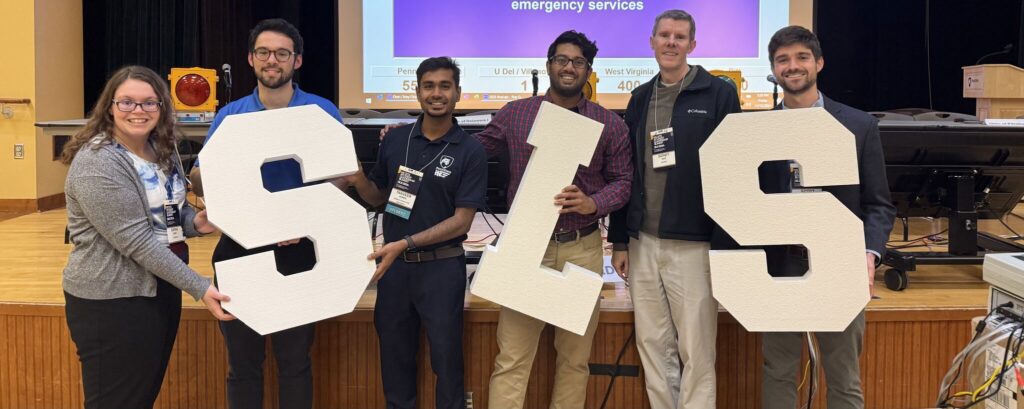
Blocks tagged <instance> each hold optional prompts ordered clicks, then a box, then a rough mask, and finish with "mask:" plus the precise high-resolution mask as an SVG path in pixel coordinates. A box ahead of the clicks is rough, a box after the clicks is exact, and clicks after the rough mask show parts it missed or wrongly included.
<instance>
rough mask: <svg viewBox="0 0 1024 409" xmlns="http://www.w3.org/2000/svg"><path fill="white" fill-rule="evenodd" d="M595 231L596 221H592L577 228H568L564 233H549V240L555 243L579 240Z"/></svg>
mask: <svg viewBox="0 0 1024 409" xmlns="http://www.w3.org/2000/svg"><path fill="white" fill-rule="evenodd" d="M595 231H597V223H593V224H591V225H589V226H586V227H584V228H582V229H579V230H570V231H567V232H564V233H554V234H552V235H551V241H554V242H555V243H567V242H570V241H576V240H579V239H581V238H583V237H585V236H588V235H590V233H593V232H595Z"/></svg>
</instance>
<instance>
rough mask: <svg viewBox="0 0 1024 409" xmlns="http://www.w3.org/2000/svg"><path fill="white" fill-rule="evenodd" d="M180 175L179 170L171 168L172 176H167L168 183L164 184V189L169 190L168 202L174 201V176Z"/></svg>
mask: <svg viewBox="0 0 1024 409" xmlns="http://www.w3.org/2000/svg"><path fill="white" fill-rule="evenodd" d="M177 174H178V168H176V167H173V166H172V167H171V174H170V175H168V176H167V182H164V188H165V189H167V201H173V200H174V187H173V184H174V176H176V175H177Z"/></svg>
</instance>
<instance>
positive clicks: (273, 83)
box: [256, 69, 295, 89]
mask: <svg viewBox="0 0 1024 409" xmlns="http://www.w3.org/2000/svg"><path fill="white" fill-rule="evenodd" d="M260 74H261V73H259V72H257V73H256V80H257V81H259V82H260V84H262V85H263V86H264V87H267V88H270V89H278V88H281V87H282V86H283V85H285V84H288V83H289V82H291V80H292V76H294V75H295V71H294V70H291V71H288V72H285V70H284V69H282V70H281V75H280V76H279V77H278V78H277V79H276V80H271V79H268V78H265V77H264V76H263V75H260Z"/></svg>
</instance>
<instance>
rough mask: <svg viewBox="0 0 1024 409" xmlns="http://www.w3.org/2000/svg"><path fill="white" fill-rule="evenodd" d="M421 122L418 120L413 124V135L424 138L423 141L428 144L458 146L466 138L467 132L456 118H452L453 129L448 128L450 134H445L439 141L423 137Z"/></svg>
mask: <svg viewBox="0 0 1024 409" xmlns="http://www.w3.org/2000/svg"><path fill="white" fill-rule="evenodd" d="M421 116H422V115H421ZM421 122H422V118H420V119H417V120H416V122H414V123H413V125H412V126H413V129H412V134H413V135H414V136H415V137H417V138H423V140H425V141H427V142H441V141H444V142H446V143H452V144H456V145H457V144H458V143H459V142H462V139H463V138H465V137H466V132H465V131H463V130H462V127H460V126H459V121H456V120H455V117H452V127H451V128H448V132H445V134H444V135H443V136H441V138H440V139H438V140H437V141H430V139H427V137H426V135H423V131H422V127H421Z"/></svg>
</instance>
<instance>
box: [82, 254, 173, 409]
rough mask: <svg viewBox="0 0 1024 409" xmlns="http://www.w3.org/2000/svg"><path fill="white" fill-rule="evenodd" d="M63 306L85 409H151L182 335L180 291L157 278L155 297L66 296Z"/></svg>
mask: <svg viewBox="0 0 1024 409" xmlns="http://www.w3.org/2000/svg"><path fill="white" fill-rule="evenodd" d="M185 258H186V259H187V257H185ZM186 262H187V260H186ZM64 301H65V307H64V308H65V314H66V317H67V321H68V329H69V330H70V331H71V339H72V340H73V341H74V342H75V346H76V347H77V349H78V359H79V360H80V361H81V362H82V387H83V389H84V391H85V408H86V409H94V408H95V409H100V408H104V409H106V408H124V409H135V408H152V407H153V402H155V401H156V397H157V395H158V394H159V393H160V384H161V383H163V380H164V373H165V372H166V371H167V362H168V360H169V359H170V357H171V349H172V348H173V347H174V339H175V337H177V335H178V321H179V320H180V319H181V290H179V289H177V288H175V287H174V286H172V285H171V284H169V283H168V282H166V281H164V280H161V279H159V278H157V290H156V296H155V297H127V298H115V299H110V300H87V299H84V298H78V297H75V296H73V295H71V294H68V293H67V292H65V293H64Z"/></svg>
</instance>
